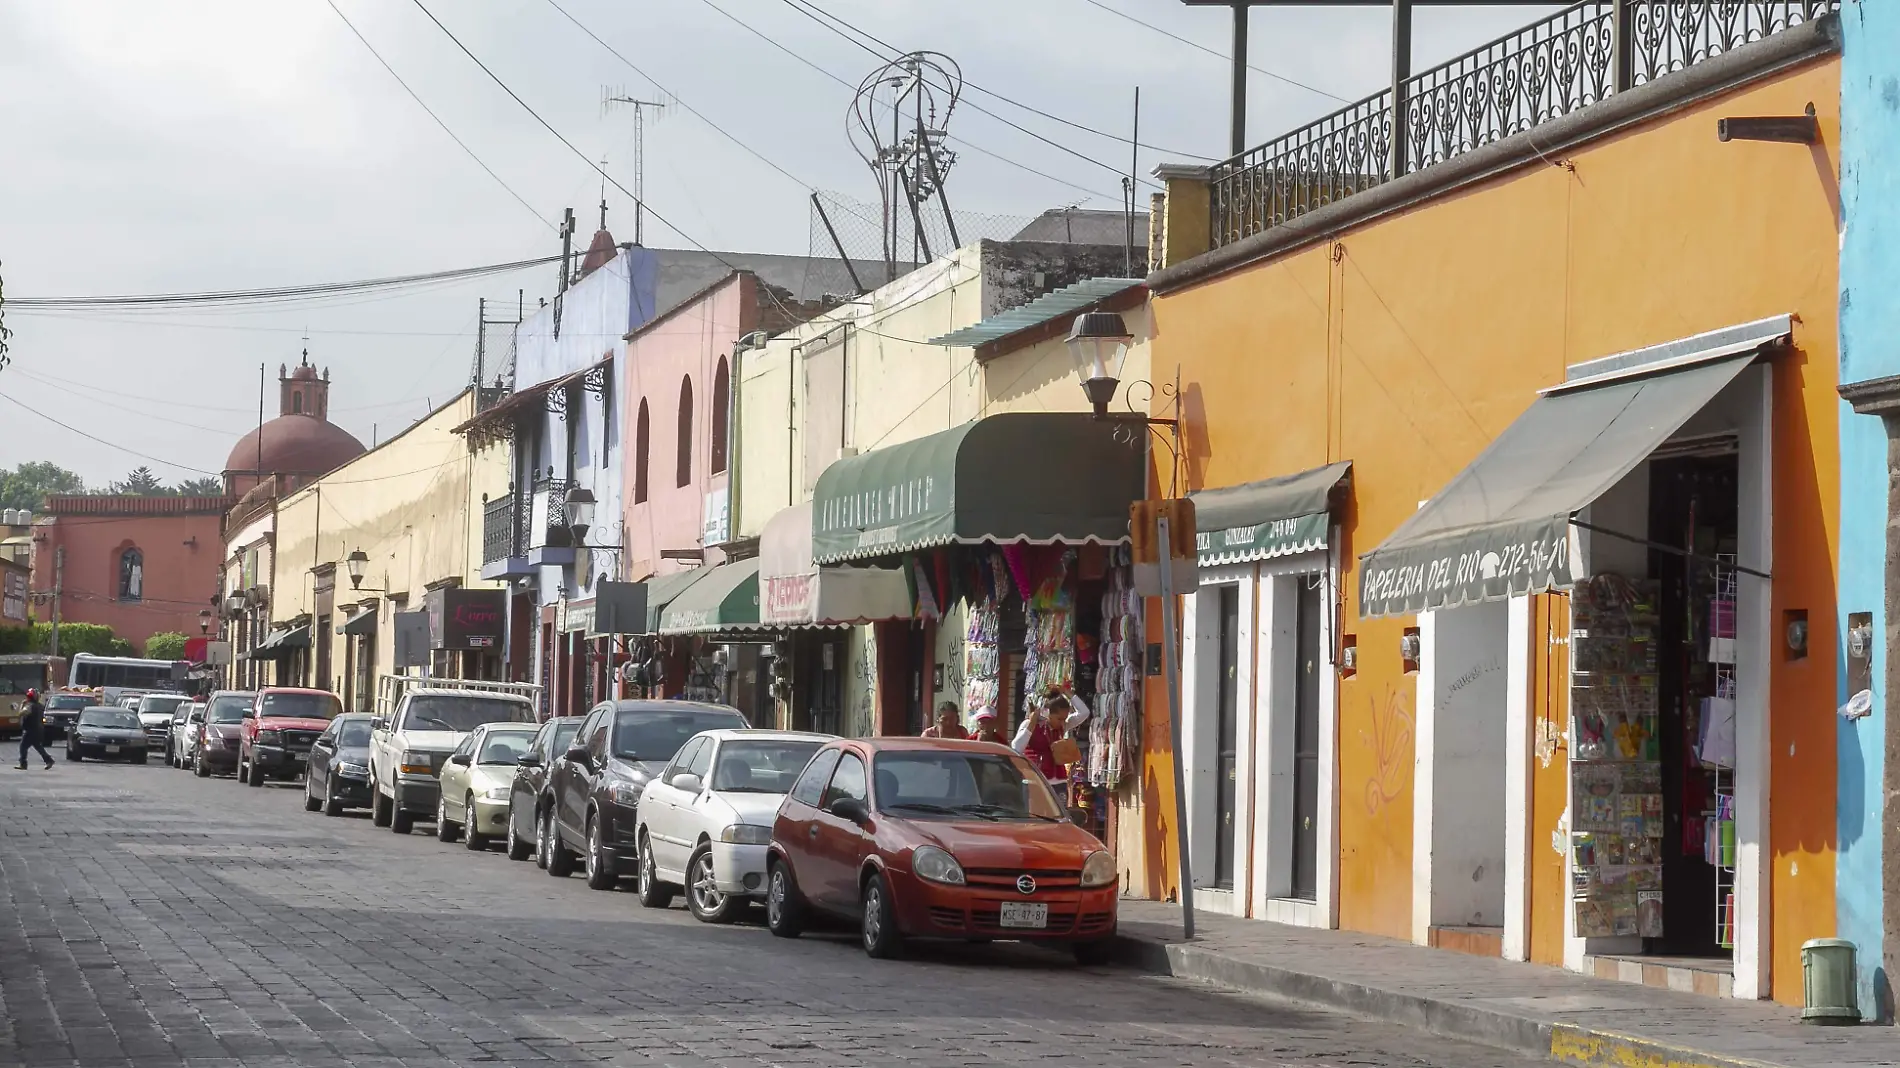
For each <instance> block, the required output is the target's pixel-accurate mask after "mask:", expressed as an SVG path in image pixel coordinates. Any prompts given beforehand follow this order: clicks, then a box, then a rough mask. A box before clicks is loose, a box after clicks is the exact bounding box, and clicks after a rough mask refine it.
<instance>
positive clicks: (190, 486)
mask: <svg viewBox="0 0 1900 1068" xmlns="http://www.w3.org/2000/svg"><path fill="white" fill-rule="evenodd" d="M175 489H176V492H177V494H178V495H179V496H180V497H222V496H224V480H223V479H221V478H210V477H206V478H188V479H186V480H184V481H183V482H180V483H179V484H178V485H177V487H176V488H175Z"/></svg>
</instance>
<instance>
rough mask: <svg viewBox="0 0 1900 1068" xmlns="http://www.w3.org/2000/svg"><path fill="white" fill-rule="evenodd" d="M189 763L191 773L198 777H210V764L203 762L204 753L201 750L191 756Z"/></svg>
mask: <svg viewBox="0 0 1900 1068" xmlns="http://www.w3.org/2000/svg"><path fill="white" fill-rule="evenodd" d="M191 763H192V768H191V773H192V774H193V775H196V776H198V777H199V778H200V779H209V778H210V777H211V765H209V764H207V763H205V755H204V753H203V752H202V751H200V752H199V753H198V754H197V755H195V756H193V757H192V758H191Z"/></svg>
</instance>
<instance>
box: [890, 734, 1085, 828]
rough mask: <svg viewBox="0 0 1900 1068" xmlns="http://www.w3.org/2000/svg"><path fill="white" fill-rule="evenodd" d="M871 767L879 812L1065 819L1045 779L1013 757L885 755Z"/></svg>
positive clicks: (926, 751)
mask: <svg viewBox="0 0 1900 1068" xmlns="http://www.w3.org/2000/svg"><path fill="white" fill-rule="evenodd" d="M872 767H873V768H874V769H875V775H874V779H875V782H876V792H877V807H878V810H879V811H881V812H891V813H895V814H898V815H902V816H906V817H930V816H948V817H966V816H975V817H977V818H980V819H1005V820H1008V819H1016V820H1021V819H1040V820H1058V819H1061V818H1062V816H1063V811H1062V809H1061V807H1060V806H1058V805H1057V804H1056V799H1055V796H1054V795H1053V794H1051V793H1050V792H1049V787H1048V785H1047V784H1045V783H1044V782H1043V781H1042V777H1041V776H1040V775H1037V774H1036V771H1035V769H1034V768H1032V767H1031V766H1030V764H1029V762H1028V761H1027V760H1024V759H1023V758H1022V757H1020V756H1017V755H1016V754H1014V753H971V752H959V751H955V750H929V749H920V750H909V751H898V752H886V753H879V754H877V757H876V758H875V760H874V762H873V764H872Z"/></svg>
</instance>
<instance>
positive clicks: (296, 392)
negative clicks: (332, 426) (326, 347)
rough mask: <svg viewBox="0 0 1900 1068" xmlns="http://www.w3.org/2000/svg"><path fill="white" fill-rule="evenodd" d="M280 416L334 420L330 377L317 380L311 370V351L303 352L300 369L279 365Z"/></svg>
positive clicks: (312, 369)
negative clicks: (332, 417)
mask: <svg viewBox="0 0 1900 1068" xmlns="http://www.w3.org/2000/svg"><path fill="white" fill-rule="evenodd" d="M277 389H278V402H277V414H278V415H308V416H311V417H313V418H316V419H321V420H324V421H326V422H327V421H328V420H329V418H330V373H329V372H328V371H325V372H324V373H323V376H322V377H320V378H319V377H318V376H317V369H316V368H315V367H312V366H310V350H309V349H305V350H303V362H302V363H299V364H298V365H297V366H296V368H295V369H294V370H293V369H290V368H286V367H285V366H284V365H283V364H278V365H277Z"/></svg>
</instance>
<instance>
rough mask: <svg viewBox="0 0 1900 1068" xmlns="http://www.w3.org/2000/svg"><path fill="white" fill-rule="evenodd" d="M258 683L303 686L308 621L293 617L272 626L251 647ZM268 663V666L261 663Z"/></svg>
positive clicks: (308, 657) (307, 645)
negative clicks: (267, 667)
mask: <svg viewBox="0 0 1900 1068" xmlns="http://www.w3.org/2000/svg"><path fill="white" fill-rule="evenodd" d="M247 659H249V660H251V661H253V663H254V665H255V667H254V670H255V672H256V683H255V685H257V686H303V685H306V684H307V683H306V681H305V673H306V671H307V670H308V668H309V664H310V621H309V620H308V619H294V620H291V621H290V622H288V623H281V624H278V625H277V626H275V627H272V628H271V629H270V631H269V632H267V633H266V634H265V635H264V640H263V641H260V642H258V643H257V644H256V645H255V646H253V647H252V648H251V652H250V655H249V657H248V658H247ZM266 664H268V665H270V668H269V669H268V670H267V669H266V668H265V666H264V665H266Z"/></svg>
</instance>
